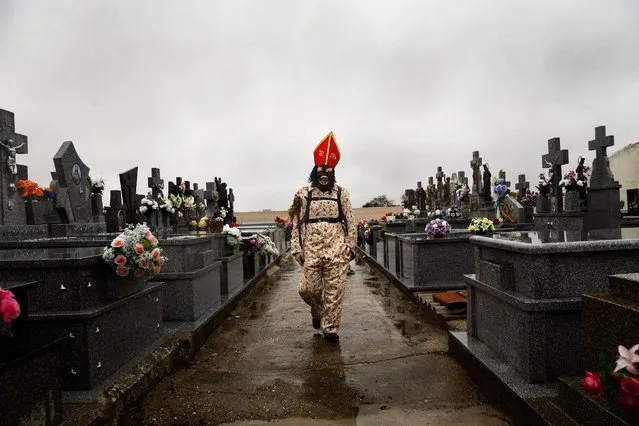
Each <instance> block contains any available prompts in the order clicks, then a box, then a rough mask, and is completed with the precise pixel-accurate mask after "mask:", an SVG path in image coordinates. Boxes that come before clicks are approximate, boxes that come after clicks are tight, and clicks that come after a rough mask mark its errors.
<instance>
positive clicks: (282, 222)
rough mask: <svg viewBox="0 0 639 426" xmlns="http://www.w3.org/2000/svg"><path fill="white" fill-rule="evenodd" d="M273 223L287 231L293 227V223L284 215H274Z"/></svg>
mask: <svg viewBox="0 0 639 426" xmlns="http://www.w3.org/2000/svg"><path fill="white" fill-rule="evenodd" d="M275 223H277V225H278V226H281V227H282V228H284V229H285V230H287V231H290V230H291V229H293V223H291V221H290V220H288V219H286V218H284V217H279V216H277V217H275Z"/></svg>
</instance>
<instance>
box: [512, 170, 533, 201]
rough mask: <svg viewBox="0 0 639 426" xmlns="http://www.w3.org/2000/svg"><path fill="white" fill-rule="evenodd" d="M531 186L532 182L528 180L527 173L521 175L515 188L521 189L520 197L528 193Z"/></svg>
mask: <svg viewBox="0 0 639 426" xmlns="http://www.w3.org/2000/svg"><path fill="white" fill-rule="evenodd" d="M529 187H530V182H526V175H519V181H518V182H517V184H515V189H517V190H518V191H519V198H522V197H523V196H524V195H526V190H527V189H528V188H529Z"/></svg>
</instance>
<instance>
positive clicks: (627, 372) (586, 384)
mask: <svg viewBox="0 0 639 426" xmlns="http://www.w3.org/2000/svg"><path fill="white" fill-rule="evenodd" d="M617 349H618V351H619V357H618V358H617V360H616V362H615V364H616V365H615V364H613V363H611V362H608V361H607V360H606V356H605V355H604V354H603V353H601V354H599V362H598V364H599V365H598V366H597V367H598V370H597V371H596V372H591V371H587V370H586V371H585V372H584V378H583V379H582V380H581V387H582V388H583V389H584V391H585V392H586V393H588V394H589V395H590V396H591V397H593V398H594V399H596V400H604V401H606V402H607V403H608V405H609V407H610V408H611V409H612V411H613V412H615V413H616V414H621V415H622V417H624V418H625V419H627V420H631V421H633V420H634V422H636V421H637V420H639V371H637V367H636V364H638V363H639V355H638V354H637V350H638V349H639V345H634V346H633V347H632V348H630V349H628V348H626V347H625V346H621V345H619V347H618V348H617ZM633 424H634V423H633Z"/></svg>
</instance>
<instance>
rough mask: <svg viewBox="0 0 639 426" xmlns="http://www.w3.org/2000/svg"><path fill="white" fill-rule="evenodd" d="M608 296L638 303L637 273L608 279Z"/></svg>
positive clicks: (612, 276)
mask: <svg viewBox="0 0 639 426" xmlns="http://www.w3.org/2000/svg"><path fill="white" fill-rule="evenodd" d="M608 282H609V284H608V286H609V288H610V295H611V296H616V297H623V298H624V299H628V300H634V301H636V302H639V273H634V274H617V275H611V276H610V277H608Z"/></svg>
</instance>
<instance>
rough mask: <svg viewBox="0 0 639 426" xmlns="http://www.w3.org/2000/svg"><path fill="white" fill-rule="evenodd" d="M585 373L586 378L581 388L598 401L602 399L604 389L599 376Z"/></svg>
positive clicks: (588, 372)
mask: <svg viewBox="0 0 639 426" xmlns="http://www.w3.org/2000/svg"><path fill="white" fill-rule="evenodd" d="M585 373H586V376H585V377H584V378H583V379H582V380H581V387H582V388H583V389H584V390H585V391H586V392H588V393H589V394H591V395H593V396H594V397H595V398H596V399H601V397H602V396H603V389H602V387H601V379H600V378H599V375H598V374H597V373H591V372H590V371H586V372H585Z"/></svg>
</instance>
